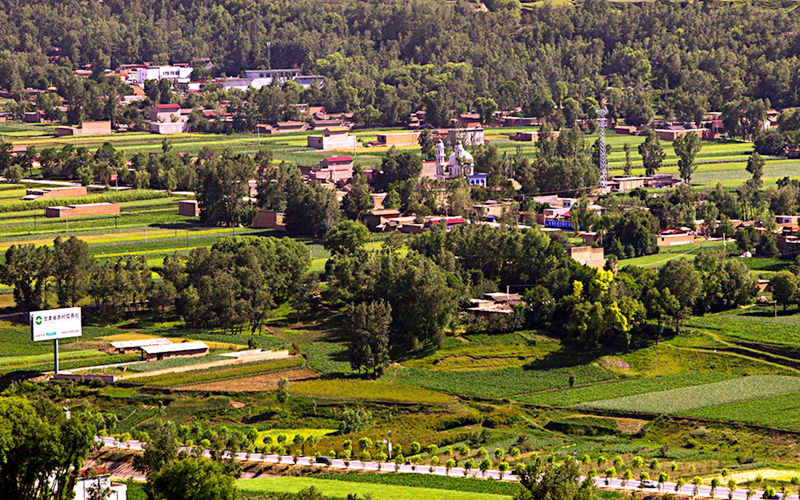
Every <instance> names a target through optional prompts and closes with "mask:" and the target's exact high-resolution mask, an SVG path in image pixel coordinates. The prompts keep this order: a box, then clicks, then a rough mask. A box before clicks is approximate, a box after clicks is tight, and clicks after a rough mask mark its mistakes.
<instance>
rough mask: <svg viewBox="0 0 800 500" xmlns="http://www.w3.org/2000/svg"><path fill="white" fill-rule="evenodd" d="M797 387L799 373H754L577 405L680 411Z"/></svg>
mask: <svg viewBox="0 0 800 500" xmlns="http://www.w3.org/2000/svg"><path fill="white" fill-rule="evenodd" d="M796 391H800V377H788V376H779V375H755V376H752V377H740V378H735V379H731V380H725V381H722V382H715V383H711V384H703V385H697V386H693V387H684V388H681V389H670V390H666V391H660V392H650V393H647V394H637V395H635V396H626V397H622V398H614V399H606V400H600V401H592V402H589V403H583V404H580V405H577V407H578V408H591V409H600V410H613V411H622V412H638V413H654V414H658V413H681V412H686V411H689V410H694V409H697V408H705V407H709V406H715V405H720V404H725V403H732V402H734V401H743V400H749V399H755V398H760V397H765V396H776V395H781V394H788V393H792V392H796Z"/></svg>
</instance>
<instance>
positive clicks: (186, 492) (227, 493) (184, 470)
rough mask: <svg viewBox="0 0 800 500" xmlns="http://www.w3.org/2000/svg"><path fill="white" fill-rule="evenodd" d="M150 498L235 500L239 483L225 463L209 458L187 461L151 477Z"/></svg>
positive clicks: (176, 463)
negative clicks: (229, 473) (225, 466)
mask: <svg viewBox="0 0 800 500" xmlns="http://www.w3.org/2000/svg"><path fill="white" fill-rule="evenodd" d="M146 488H147V493H148V498H151V499H153V500H184V499H186V498H192V499H194V500H235V499H236V498H237V493H236V481H235V479H234V477H232V476H230V475H228V474H226V473H225V469H224V466H223V464H222V463H220V462H217V461H212V460H209V459H206V458H199V459H198V458H185V459H183V460H177V461H173V462H170V463H168V464H166V465H165V466H164V467H162V468H161V469H159V470H158V471H156V472H155V473H154V474H150V475H149V476H148V480H147V485H146Z"/></svg>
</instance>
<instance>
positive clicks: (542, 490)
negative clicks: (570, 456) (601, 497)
mask: <svg viewBox="0 0 800 500" xmlns="http://www.w3.org/2000/svg"><path fill="white" fill-rule="evenodd" d="M519 482H520V484H521V485H522V491H520V492H519V493H517V494H516V495H515V496H514V499H515V500H546V499H552V498H558V499H559V500H590V499H592V498H594V497H595V495H596V491H597V488H596V486H595V485H594V482H593V481H589V480H585V481H581V480H580V470H579V469H578V465H577V464H576V463H575V461H574V460H565V461H564V463H563V464H562V465H560V466H556V465H554V464H552V463H548V464H546V465H544V466H543V465H542V464H541V462H539V461H537V462H535V463H533V464H531V465H528V466H527V467H526V468H525V470H524V471H522V472H521V474H520V476H519Z"/></svg>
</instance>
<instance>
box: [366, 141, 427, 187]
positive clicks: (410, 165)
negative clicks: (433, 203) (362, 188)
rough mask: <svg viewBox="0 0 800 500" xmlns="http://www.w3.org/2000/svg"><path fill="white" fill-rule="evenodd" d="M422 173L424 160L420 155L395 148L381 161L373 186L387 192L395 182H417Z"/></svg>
mask: <svg viewBox="0 0 800 500" xmlns="http://www.w3.org/2000/svg"><path fill="white" fill-rule="evenodd" d="M420 172H422V158H421V157H420V156H419V155H417V154H416V153H412V152H410V151H400V150H398V149H397V148H395V147H394V146H393V147H392V148H390V149H389V151H387V152H386V155H384V157H383V158H382V159H381V165H380V168H379V172H377V173H376V175H375V177H374V180H373V185H374V186H375V188H376V189H377V190H379V191H385V190H386V189H387V188H388V187H389V186H390V185H391V184H393V183H395V182H403V181H406V180H409V179H412V180H414V181H416V179H417V178H418V177H419V174H420Z"/></svg>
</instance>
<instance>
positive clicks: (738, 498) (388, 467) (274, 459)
mask: <svg viewBox="0 0 800 500" xmlns="http://www.w3.org/2000/svg"><path fill="white" fill-rule="evenodd" d="M95 439H96V440H97V441H98V442H101V443H102V444H103V445H104V446H108V447H111V448H126V449H129V450H142V449H143V446H142V445H143V443H141V442H140V441H127V442H122V443H121V442H119V441H117V440H116V439H114V438H112V437H102V438H101V437H97V438H95ZM181 449H182V450H187V449H186V448H181ZM187 451H188V450H187ZM204 455H205V456H209V452H208V451H207V450H206V451H205V452H204ZM226 458H227V457H226ZM234 458H235V459H236V460H242V461H245V460H249V461H252V462H266V463H274V464H278V463H280V464H286V465H292V464H294V457H289V456H282V457H279V456H278V455H262V454H261V453H251V454H250V455H249V457H248V455H247V453H244V452H239V453H236V454H235V455H234ZM297 465H312V466H318V467H325V465H323V464H318V463H316V462H315V459H314V457H299V458H298V460H297ZM330 467H334V468H337V469H347V468H349V469H354V470H367V471H378V470H383V471H395V468H396V466H395V464H394V463H383V464H378V462H363V463H362V462H361V461H360V460H351V461H350V465H349V466H347V465H345V463H344V460H341V459H332V460H331V465H330ZM397 472H403V473H410V474H414V473H416V474H435V475H437V476H447V475H450V476H452V477H465V474H464V468H462V467H454V468H452V469H450V473H449V474H448V472H447V469H445V468H444V467H442V466H439V467H434V468H433V470H431V467H430V466H429V465H418V466H416V467H414V466H412V465H400V466H399V467H397ZM467 475H468V476H469V477H476V478H482V477H484V475H483V474H482V473H481V471H480V470H478V469H471V470H470V472H469V474H467ZM485 477H486V478H487V479H488V478H490V477H491V478H494V479H498V480H499V479H501V476H500V471H497V470H488V471H486V475H485ZM502 480H503V481H518V479H517V477H516V476H514V475H513V474H510V473H508V472H507V473H505V474H503V476H502ZM594 482H595V484H596V485H597V486H598V487H599V488H610V489H615V490H627V491H634V490H638V489H640V488H639V480H631V481H628V482H627V483H626V484H625V485H623V484H622V480H621V479H612V480H611V481H609V484H608V485H606V480H605V478H604V477H597V478H595V480H594ZM675 486H676V483H674V482H668V483H664V485H663V486H662V487H661V491H662V492H663V493H676V491H675ZM643 491H658V490H657V489H652V490H648V489H644V490H643ZM693 492H694V485H692V484H687V485H685V486H683V488H681V489H680V491H678V493H680V494H683V495H688V496H692V494H693ZM762 493H763V492H762V491H757V492H756V495H755V496H754V497H753V499H760V498H762ZM698 496H700V497H707V498H711V487H710V486H706V485H703V486H700V487H699V488H698ZM714 498H723V499H727V498H728V488H727V487H723V486H720V487H718V488H717V490H716V491H715V494H714ZM733 498H734V499H735V500H747V488H741V489H738V490H736V491H735V492H734V493H733Z"/></svg>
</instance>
